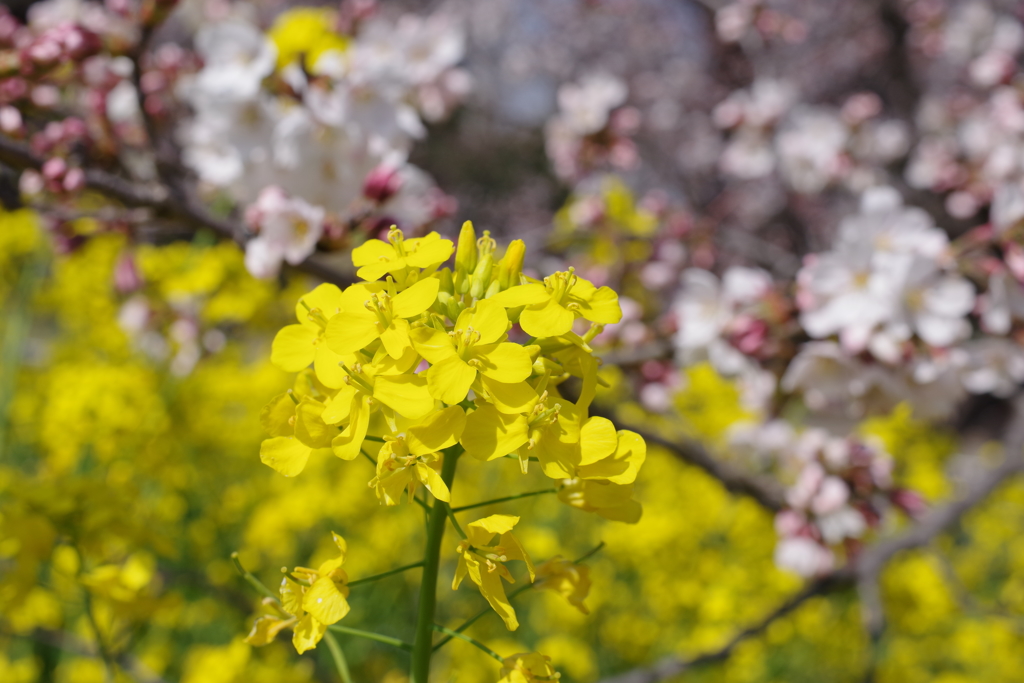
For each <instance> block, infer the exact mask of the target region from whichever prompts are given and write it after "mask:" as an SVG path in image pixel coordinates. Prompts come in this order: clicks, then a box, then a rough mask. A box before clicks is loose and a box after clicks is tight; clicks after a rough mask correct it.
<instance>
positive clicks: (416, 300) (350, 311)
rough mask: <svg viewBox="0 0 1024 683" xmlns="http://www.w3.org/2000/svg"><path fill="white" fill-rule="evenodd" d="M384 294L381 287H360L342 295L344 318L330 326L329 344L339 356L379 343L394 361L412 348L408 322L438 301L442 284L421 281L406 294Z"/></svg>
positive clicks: (391, 287)
mask: <svg viewBox="0 0 1024 683" xmlns="http://www.w3.org/2000/svg"><path fill="white" fill-rule="evenodd" d="M388 284H389V285H390V289H391V290H392V291H385V289H384V287H383V286H381V285H380V284H379V283H366V284H363V283H360V284H355V285H352V286H351V287H349V288H348V289H346V290H345V291H344V293H343V294H342V295H341V298H342V303H341V311H342V314H341V315H337V316H335V317H334V318H332V319H331V320H330V321H329V322H328V324H327V333H326V339H327V344H328V346H330V348H331V349H332V350H333V351H335V352H336V353H340V354H350V353H352V352H354V351H359V350H360V349H362V348H365V347H366V346H368V345H370V344H371V343H372V342H373V341H374V340H375V339H380V340H381V343H383V344H384V348H385V349H387V352H388V354H389V355H390V356H391V357H392V358H395V359H398V358H401V357H402V354H403V353H404V352H405V350H406V349H408V348H409V347H410V346H411V344H410V342H409V319H410V318H415V317H417V316H419V315H420V314H421V313H424V312H425V311H426V310H427V309H428V308H430V307H431V306H432V305H433V303H434V302H435V301H436V300H437V291H438V287H439V286H440V281H439V280H438V279H437V278H435V277H430V278H427V279H425V280H420V281H419V282H417V283H416V284H414V285H412V286H411V287H409V288H408V289H406V290H405V291H402V292H399V293H397V294H396V293H395V292H394V289H395V285H394V282H393V281H390V280H389V282H388Z"/></svg>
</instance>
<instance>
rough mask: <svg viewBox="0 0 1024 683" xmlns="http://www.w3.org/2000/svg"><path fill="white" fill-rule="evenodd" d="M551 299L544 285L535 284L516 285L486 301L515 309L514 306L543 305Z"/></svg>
mask: <svg viewBox="0 0 1024 683" xmlns="http://www.w3.org/2000/svg"><path fill="white" fill-rule="evenodd" d="M550 298H551V293H550V292H548V290H547V288H546V287H544V285H541V284H537V283H530V284H528V285H518V286H516V287H512V288H510V289H506V290H505V291H504V292H499V293H497V294H495V295H494V296H492V297H488V299H487V301H493V302H494V303H497V304H501V305H502V306H504V307H505V308H515V307H516V306H529V305H532V304H539V303H543V302H545V301H547V300H549V299H550Z"/></svg>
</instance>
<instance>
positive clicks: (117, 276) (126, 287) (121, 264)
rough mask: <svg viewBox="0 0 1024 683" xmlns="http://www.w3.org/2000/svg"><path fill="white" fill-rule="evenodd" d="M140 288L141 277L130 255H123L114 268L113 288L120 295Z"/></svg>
mask: <svg viewBox="0 0 1024 683" xmlns="http://www.w3.org/2000/svg"><path fill="white" fill-rule="evenodd" d="M141 286H142V275H140V274H139V269H138V267H137V266H136V265H135V259H134V258H132V256H131V254H127V253H126V254H124V255H123V256H122V257H121V258H120V259H119V260H118V262H117V265H115V266H114V287H116V288H117V291H119V292H121V293H122V294H127V293H129V292H134V291H135V290H137V289H138V288H139V287H141Z"/></svg>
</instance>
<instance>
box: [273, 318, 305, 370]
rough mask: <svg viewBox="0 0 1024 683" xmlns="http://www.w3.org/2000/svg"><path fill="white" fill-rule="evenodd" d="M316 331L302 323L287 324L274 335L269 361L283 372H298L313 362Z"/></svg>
mask: <svg viewBox="0 0 1024 683" xmlns="http://www.w3.org/2000/svg"><path fill="white" fill-rule="evenodd" d="M316 338H317V333H316V332H315V331H313V330H311V329H309V328H308V327H306V326H304V325H287V326H285V327H282V328H281V330H280V331H279V332H278V333H277V334H276V335H275V336H274V343H273V344H272V345H271V347H270V362H271V363H273V364H274V365H276V366H277V367H279V368H280V369H282V370H284V371H285V372H298V371H299V370H302V369H304V368H306V367H309V364H310V363H312V362H313V357H314V355H315V354H316V347H315V346H313V342H315V341H316Z"/></svg>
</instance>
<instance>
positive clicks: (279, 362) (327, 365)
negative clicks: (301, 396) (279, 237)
mask: <svg viewBox="0 0 1024 683" xmlns="http://www.w3.org/2000/svg"><path fill="white" fill-rule="evenodd" d="M340 310H341V290H340V289H338V288H337V287H335V286H334V285H331V284H323V285H320V286H319V287H317V288H316V289H314V290H313V291H312V292H310V293H309V294H307V295H306V296H304V297H302V298H301V299H299V302H298V303H297V304H296V305H295V317H296V318H298V320H299V324H298V325H288V326H287V327H283V328H281V331H280V332H278V333H277V336H276V337H274V344H273V346H272V347H271V351H270V361H271V362H272V363H273V364H274V365H276V366H277V367H279V368H281V369H282V370H284V371H285V372H299V371H300V370H303V369H305V368H307V367H309V364H310V363H312V364H313V367H314V368H315V369H316V376H317V379H319V380H320V381H321V382H323V383H324V384H325V385H326V386H328V387H331V388H332V389H337V388H338V387H340V386H342V384H343V383H344V382H345V372H344V371H343V370H342V369H341V363H349V364H351V363H353V362H354V359H353V358H352V356H351V355H350V354H345V355H342V354H338V353H335V352H334V351H332V350H331V349H329V348H328V346H327V343H326V340H325V338H324V332H325V330H326V328H327V322H328V320H330V319H331V318H332V317H334V316H336V315H337V314H338V312H339V311H340Z"/></svg>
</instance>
